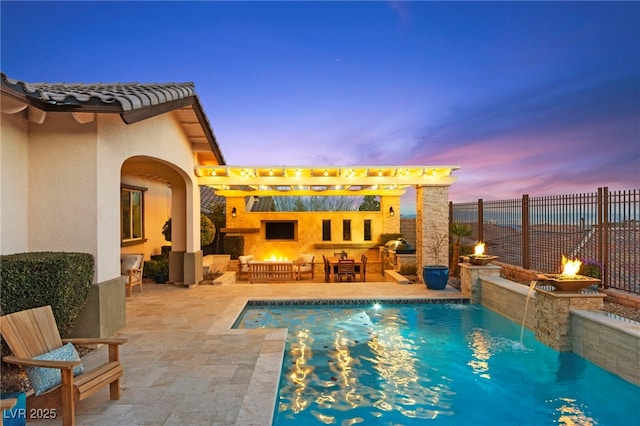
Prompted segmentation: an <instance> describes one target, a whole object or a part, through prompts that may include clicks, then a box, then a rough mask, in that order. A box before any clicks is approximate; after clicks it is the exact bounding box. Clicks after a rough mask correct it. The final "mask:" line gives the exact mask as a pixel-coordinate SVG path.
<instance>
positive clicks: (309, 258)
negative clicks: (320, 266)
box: [294, 254, 315, 280]
mask: <svg viewBox="0 0 640 426" xmlns="http://www.w3.org/2000/svg"><path fill="white" fill-rule="evenodd" d="M314 259H315V256H314V255H312V254H301V255H300V257H299V258H298V260H297V261H296V264H295V266H294V268H295V271H296V274H297V278H298V280H300V279H301V278H302V274H305V273H307V274H311V279H313V277H314V271H313V269H314V268H313V260H314Z"/></svg>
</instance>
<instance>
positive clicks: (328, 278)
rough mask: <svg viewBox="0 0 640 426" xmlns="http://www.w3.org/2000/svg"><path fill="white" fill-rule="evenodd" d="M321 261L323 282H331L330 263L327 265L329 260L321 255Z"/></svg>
mask: <svg viewBox="0 0 640 426" xmlns="http://www.w3.org/2000/svg"><path fill="white" fill-rule="evenodd" d="M322 261H323V262H324V282H325V283H328V282H330V281H331V263H329V259H327V256H325V255H324V254H323V255H322Z"/></svg>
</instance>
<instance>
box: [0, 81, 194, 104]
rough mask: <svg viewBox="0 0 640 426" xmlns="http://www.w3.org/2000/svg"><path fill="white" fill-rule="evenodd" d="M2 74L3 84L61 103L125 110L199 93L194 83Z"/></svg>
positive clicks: (23, 92)
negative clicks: (38, 79)
mask: <svg viewBox="0 0 640 426" xmlns="http://www.w3.org/2000/svg"><path fill="white" fill-rule="evenodd" d="M1 75H2V85H3V86H7V87H9V88H11V89H13V90H14V91H15V92H18V93H21V94H23V95H24V96H26V97H28V98H31V99H33V100H38V101H41V102H43V103H46V104H50V105H57V106H62V105H67V106H79V105H92V106H119V108H120V109H121V111H123V112H125V111H133V110H135V109H140V108H144V107H147V106H153V105H159V104H162V103H165V102H170V101H175V100H179V99H185V98H188V97H190V96H195V95H196V92H195V88H194V85H193V83H150V84H140V83H107V84H105V83H92V84H85V83H26V82H23V81H19V80H14V79H11V78H9V77H7V75H6V74H4V73H1Z"/></svg>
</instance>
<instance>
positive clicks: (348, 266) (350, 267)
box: [338, 259, 356, 282]
mask: <svg viewBox="0 0 640 426" xmlns="http://www.w3.org/2000/svg"><path fill="white" fill-rule="evenodd" d="M343 278H346V279H347V280H348V281H353V280H354V279H355V278H356V264H355V260H353V259H340V260H339V261H338V281H340V282H342V279H343Z"/></svg>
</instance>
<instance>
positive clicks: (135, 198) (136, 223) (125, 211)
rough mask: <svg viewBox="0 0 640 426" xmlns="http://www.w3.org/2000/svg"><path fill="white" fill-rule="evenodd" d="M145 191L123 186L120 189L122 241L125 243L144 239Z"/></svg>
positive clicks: (144, 189)
mask: <svg viewBox="0 0 640 426" xmlns="http://www.w3.org/2000/svg"><path fill="white" fill-rule="evenodd" d="M144 191H146V188H136V187H132V186H123V187H122V188H121V189H120V210H121V212H122V214H121V217H122V228H121V235H120V237H121V240H122V242H123V243H130V242H139V241H141V240H143V239H144Z"/></svg>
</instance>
